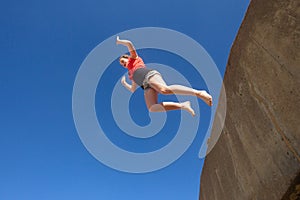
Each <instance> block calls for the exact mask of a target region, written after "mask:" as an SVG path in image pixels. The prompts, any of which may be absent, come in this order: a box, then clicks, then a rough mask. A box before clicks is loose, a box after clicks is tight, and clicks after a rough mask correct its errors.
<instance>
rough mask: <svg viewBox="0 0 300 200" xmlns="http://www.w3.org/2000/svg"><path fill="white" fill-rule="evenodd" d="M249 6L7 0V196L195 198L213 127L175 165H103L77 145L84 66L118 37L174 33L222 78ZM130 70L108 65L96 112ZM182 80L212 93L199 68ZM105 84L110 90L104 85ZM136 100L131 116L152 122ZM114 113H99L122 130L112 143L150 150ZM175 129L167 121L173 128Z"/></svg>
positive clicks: (164, 57) (0, 142) (2, 174)
mask: <svg viewBox="0 0 300 200" xmlns="http://www.w3.org/2000/svg"><path fill="white" fill-rule="evenodd" d="M248 4H249V0H247V1H238V0H227V1H219V0H218V1H217V0H211V1H203V0H193V1H189V0H188V1H177V0H175V1H173V0H172V1H171V0H166V1H160V0H153V1H137V0H134V1H108V0H102V1H95V0H92V1H91V0H88V1H83V0H80V1H66V0H60V1H58V0H52V1H38V0H28V1H15V0H12V1H6V2H2V5H1V8H0V11H1V12H0V15H1V16H0V27H1V31H0V36H1V37H0V55H1V59H0V91H1V93H0V94H1V95H0V96H1V100H0V108H1V112H0V122H1V123H0V124H1V125H0V160H1V161H0V162H1V163H0V199H1V200H2V199H3V200H35V199H36V200H47V199H49V200H50V199H51V200H53V199H55V200H60V199H61V200H66V199H72V200H76V199H78V200H81V199H85V200H95V199H97V200H98V199H101V200H102V199H103V200H117V199H118V200H119V199H121V200H147V199H149V200H150V199H151V200H153V199H157V200H169V199H170V200H171V199H172V200H177V199H178V200H194V199H198V195H199V188H200V185H199V184H200V174H201V169H202V165H203V161H204V160H200V159H199V158H198V152H199V148H200V146H201V142H202V139H203V135H201V133H202V131H205V129H207V123H205V120H204V121H203V124H201V126H202V128H201V129H202V131H201V130H199V132H198V134H197V137H196V138H195V140H194V142H193V144H192V145H191V146H190V148H189V149H188V150H187V151H186V152H185V154H184V155H183V156H182V157H181V158H180V159H178V160H177V161H176V162H174V163H173V164H172V165H170V166H168V167H166V168H164V169H162V170H159V171H155V172H152V173H147V174H130V173H124V172H119V171H116V170H113V169H111V168H109V167H107V166H105V165H103V164H102V163H100V162H99V161H98V160H96V159H95V158H94V157H93V156H92V155H91V154H89V152H88V151H87V150H86V148H85V147H84V145H83V144H82V142H81V141H80V139H79V136H78V134H77V131H76V128H75V125H74V121H73V116H72V90H73V84H74V80H75V77H76V73H77V71H78V69H79V67H80V65H81V63H82V62H83V60H84V59H85V58H86V56H87V55H88V54H89V52H90V51H91V50H92V49H94V48H95V47H96V46H97V45H98V44H99V43H101V42H102V41H104V40H105V39H107V38H108V37H110V36H112V35H115V34H117V33H119V32H122V31H125V30H128V29H132V28H138V27H147V26H151V27H163V28H169V29H173V30H176V31H179V32H182V33H184V34H186V35H188V36H189V37H191V38H193V39H194V40H196V41H197V42H198V43H200V44H201V45H202V46H203V47H204V48H205V49H206V51H207V52H208V53H209V54H210V55H211V57H212V58H213V60H214V61H215V63H216V65H217V66H218V68H219V69H220V71H221V72H222V73H224V71H225V67H226V63H227V59H228V56H229V51H230V47H231V45H232V43H233V41H234V38H235V36H236V33H237V31H238V28H239V26H240V24H241V21H242V19H243V16H244V14H245V11H246V9H247V6H248ZM128 39H130V38H128ZM116 48H119V47H116ZM141 55H143V56H144V57H145V59H147V62H157V63H164V64H168V65H170V66H174V68H178V69H179V66H178V64H184V61H182V62H181V61H178V60H177V62H175V61H170V60H172V59H171V58H172V56H173V55H170V54H168V53H166V52H160V54H159V56H157V52H155V51H151V50H145V51H141ZM175 60H176V59H175ZM173 62H174V63H173ZM114 69H115V71H114ZM124 72H125V71H124V69H122V68H121V67H116V68H113V67H111V68H109V70H108V72H107V75H106V76H104V80H102V82H101V81H100V83H99V86H98V88H102V90H101V92H98V93H97V94H96V100H97V105H96V106H97V110H98V111H100V110H101V109H105V103H110V102H109V99H107V94H110V93H111V89H112V86H109V83H110V81H109V80H111V79H110V76H112V77H113V78H112V79H117V78H119V76H120V75H121V74H122V73H124ZM185 75H186V76H189V77H190V81H191V82H192V83H193V84H194V85H195V86H197V87H200V88H201V87H202V88H205V85H197V84H196V83H197V79H199V77H197V76H192V75H193V71H192V70H187V72H186V74H185ZM105 80H106V82H105V84H107V88H105V87H103V84H104V82H103V81H105ZM103 89H104V90H103ZM99 91H100V90H99ZM169 98H172V97H169ZM133 99H134V100H133V101H135V102H141V108H140V109H138V110H137V109H133V108H130V109H131V112H132V116H133V118H134V120H135V121H136V122H137V123H138V124H141V125H143V124H144V125H145V124H147V123H148V122H147V118H143V117H142V116H143V115H146V114H147V111H146V108H145V107H143V106H144V105H142V103H143V94H142V91H141V90H138V91H137V92H136V94H134V96H133ZM100 101H103V104H104V107H103V105H101V103H99V102H100ZM199 105H200V107H201V112H204V113H205V112H208V111H207V110H208V109H209V108H208V107H206V106H205V104H203V103H202V102H200V101H199ZM107 112H109V111H103V112H98V113H97V115H98V118H99V120H101V119H102V118H106V119H108V121H107V123H105V125H104V129H109V130H111V133H116V134H112V135H110V136H109V137H110V138H111V140H113V141H114V143H116V144H118V145H120V146H122V145H123V146H122V147H123V148H128V149H129V150H131V151H136V152H139V151H143V149H141V148H142V147H143V146H144V145H145V143H143V141H141V140H133V139H132V140H130V138H129V139H128V138H125V137H124V136H122V134H121V133H120V132H119V130H118V129H117V128H115V126H114V124H113V121H110V120H111V117H110V115H109V113H107ZM106 116H107V117H106ZM178 116H179V112H176V111H175V112H171V113H169V114H168V117H170V118H171V119H172V120H175V121H176V120H177V119H178ZM145 120H146V121H145ZM100 123H101V122H100ZM176 126H177V125H176V124H175V125H172V124H171V125H170V124H169V125H168V127H169V129H168V130H169V132H171V133H172V130H173V129H174V128H176ZM172 137H174V135H172V134H165V135H163V133H161V135H159V136H158V137H157V138H154V139H153V140H152V141H151V140H150V141H148V143H147V144H148V145H149V146H148V147H149V149H150V150H152V149H151V148H154V149H156V148H160V147H161V145H163V144H166V143H168V141H170V140H171V139H172ZM158 140H159V143H156V142H158ZM151 142H152V143H151Z"/></svg>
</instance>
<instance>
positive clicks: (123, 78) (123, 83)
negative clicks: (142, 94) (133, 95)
mask: <svg viewBox="0 0 300 200" xmlns="http://www.w3.org/2000/svg"><path fill="white" fill-rule="evenodd" d="M121 83H122V85H123V86H124V87H125V88H126V89H127V90H129V91H130V92H134V91H135V90H136V88H137V85H136V83H135V82H134V81H132V84H131V85H130V84H128V83H127V82H126V78H125V76H123V77H122V79H121Z"/></svg>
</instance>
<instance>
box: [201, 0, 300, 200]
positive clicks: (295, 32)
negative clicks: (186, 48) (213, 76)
mask: <svg viewBox="0 0 300 200" xmlns="http://www.w3.org/2000/svg"><path fill="white" fill-rule="evenodd" d="M299 36H300V1H299V0H252V1H251V2H250V5H249V7H248V10H247V12H246V15H245V18H244V20H243V22H242V25H241V27H240V30H239V32H238V34H237V37H236V39H235V41H234V44H233V46H232V48H231V52H230V56H229V59H228V64H227V68H226V72H225V76H224V86H225V90H226V98H227V113H226V118H225V126H224V129H223V131H222V134H221V136H220V138H219V140H218V142H217V143H216V145H215V146H214V148H213V149H212V151H211V152H210V153H209V154H208V155H207V157H206V160H205V163H204V167H203V171H202V175H201V184H200V200H248V199H249V200H250V199H251V200H252V199H253V200H254V199H257V200H279V199H282V198H283V196H284V195H287V194H286V192H287V191H288V188H289V187H290V186H291V184H292V182H293V181H294V179H295V178H296V176H297V175H298V174H299V172H300V37H299ZM213 130H214V129H213ZM213 130H212V131H213ZM212 134H213V133H212Z"/></svg>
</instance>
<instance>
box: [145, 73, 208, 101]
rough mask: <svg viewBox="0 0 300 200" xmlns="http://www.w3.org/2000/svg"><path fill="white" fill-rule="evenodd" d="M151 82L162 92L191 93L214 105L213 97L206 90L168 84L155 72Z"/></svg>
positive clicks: (151, 84) (153, 86) (152, 85)
mask: <svg viewBox="0 0 300 200" xmlns="http://www.w3.org/2000/svg"><path fill="white" fill-rule="evenodd" d="M149 84H150V86H151V87H152V88H154V89H155V90H156V91H157V92H159V93H161V94H179V95H191V96H196V97H198V98H200V99H202V100H203V101H204V102H205V103H206V104H207V105H209V106H212V97H211V96H210V95H209V94H208V93H207V92H206V91H205V90H195V89H193V88H190V87H186V86H183V85H167V84H166V83H165V81H164V80H163V78H162V77H161V75H159V74H155V75H154V76H152V77H151V78H150V79H149Z"/></svg>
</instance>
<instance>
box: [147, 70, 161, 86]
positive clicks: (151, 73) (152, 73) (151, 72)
mask: <svg viewBox="0 0 300 200" xmlns="http://www.w3.org/2000/svg"><path fill="white" fill-rule="evenodd" d="M156 74H159V75H160V76H161V74H160V73H159V72H158V71H156V70H151V71H150V72H148V73H147V74H146V76H145V79H144V81H143V89H144V90H146V89H149V88H151V86H150V85H149V79H150V78H151V77H152V76H154V75H156Z"/></svg>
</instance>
